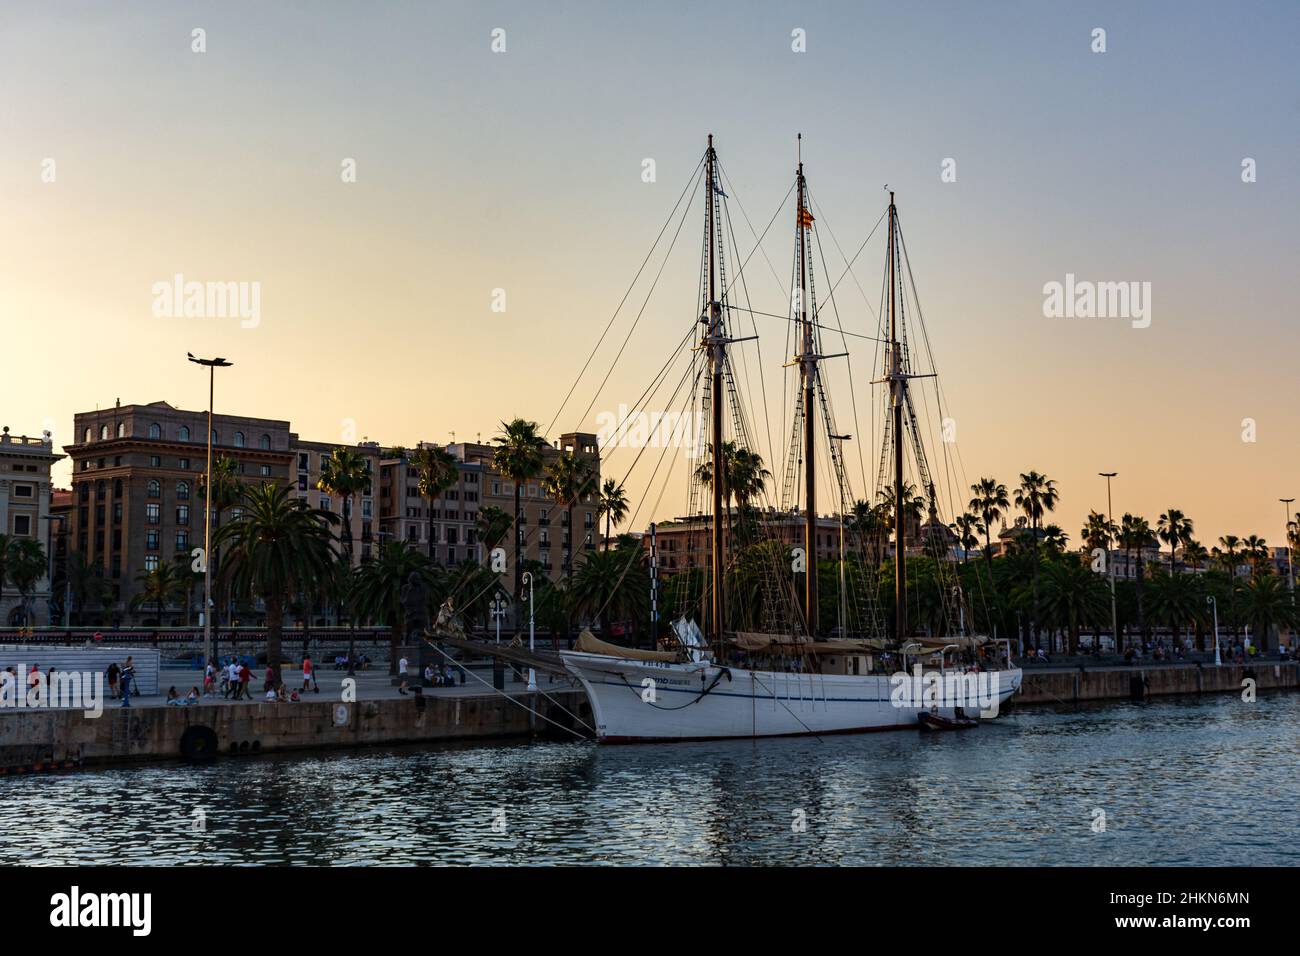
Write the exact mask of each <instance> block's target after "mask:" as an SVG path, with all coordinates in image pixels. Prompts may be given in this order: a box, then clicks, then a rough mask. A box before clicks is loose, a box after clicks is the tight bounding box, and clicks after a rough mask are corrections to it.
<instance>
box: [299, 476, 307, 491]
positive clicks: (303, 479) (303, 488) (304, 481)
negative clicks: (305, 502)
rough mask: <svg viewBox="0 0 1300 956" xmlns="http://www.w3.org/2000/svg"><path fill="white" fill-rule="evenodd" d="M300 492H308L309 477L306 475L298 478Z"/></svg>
mask: <svg viewBox="0 0 1300 956" xmlns="http://www.w3.org/2000/svg"><path fill="white" fill-rule="evenodd" d="M298 490H299V491H306V490H307V476H306V475H299V476H298Z"/></svg>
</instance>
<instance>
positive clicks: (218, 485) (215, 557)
mask: <svg viewBox="0 0 1300 956" xmlns="http://www.w3.org/2000/svg"><path fill="white" fill-rule="evenodd" d="M243 491H244V484H243V482H242V481H240V479H239V462H237V461H235V459H233V458H228V457H227V456H225V455H217V456H216V457H215V458H214V459H213V460H212V544H211V549H212V553H211V554H209V555H207V559H208V566H209V567H210V568H211V569H212V576H213V579H214V580H216V581H218V582H220V581H221V580H222V579H221V574H220V571H221V549H220V548H218V547H217V544H216V537H217V532H218V531H220V530H221V519H222V518H223V517H224V515H225V513H226V512H227V511H228V510H230V509H231V508H233V507H235V505H237V504H238V503H239V498H240V495H242V494H243ZM207 493H208V492H207V479H206V476H205V477H204V478H200V479H199V500H200V501H203V502H206V501H207ZM218 587H220V585H218ZM212 603H213V606H212V608H211V609H209V608H204V609H203V613H204V614H207V613H208V612H209V610H211V611H212V620H213V622H214V624H217V625H219V624H220V622H221V613H220V611H221V609H222V608H223V607H225V606H226V601H225V599H224V597H223V596H222V595H221V594H218V595H217V596H216V598H214V600H213V602H212ZM212 643H213V651H212V652H213V656H216V644H217V636H216V634H215V633H214V635H213V639H212Z"/></svg>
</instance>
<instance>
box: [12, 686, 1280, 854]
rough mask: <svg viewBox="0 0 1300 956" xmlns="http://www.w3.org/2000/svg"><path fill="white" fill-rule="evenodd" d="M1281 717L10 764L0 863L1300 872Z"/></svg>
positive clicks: (1258, 713)
mask: <svg viewBox="0 0 1300 956" xmlns="http://www.w3.org/2000/svg"><path fill="white" fill-rule="evenodd" d="M1298 718H1300V695H1294V694H1281V695H1263V696H1261V697H1260V698H1259V700H1258V702H1257V703H1255V704H1252V705H1247V704H1244V703H1242V702H1241V701H1240V700H1239V699H1238V698H1236V697H1230V696H1225V697H1219V698H1214V699H1202V700H1197V699H1185V700H1170V701H1161V702H1157V703H1153V704H1147V705H1138V704H1115V705H1108V706H1099V707H1090V708H1086V709H1080V710H1058V711H1045V710H1033V711H1021V712H1019V713H1015V714H1011V715H1008V716H1006V717H1004V718H1003V719H1002V720H1000V721H999V722H998V723H997V724H994V725H989V726H986V727H983V728H981V729H980V730H978V731H975V732H973V733H968V734H936V735H927V736H925V737H922V736H920V735H918V734H914V733H911V732H899V733H895V734H866V735H862V736H851V737H828V738H826V739H825V740H824V741H818V740H815V739H803V738H796V739H787V740H769V741H761V742H731V743H727V742H723V743H699V744H679V745H667V746H653V745H652V746H631V747H596V746H594V745H591V744H552V743H536V744H519V743H513V744H504V745H499V746H473V747H466V746H446V747H439V748H434V749H425V750H419V749H406V748H403V749H397V750H369V751H354V752H335V753H330V754H306V755H296V756H292V755H291V756H271V755H268V756H264V757H255V758H247V759H228V760H220V761H218V762H216V763H215V764H211V765H208V766H202V767H191V766H183V765H177V764H168V765H159V766H141V767H116V768H109V769H103V770H94V771H87V772H82V773H75V774H69V775H66V776H43V777H27V778H10V779H7V780H5V781H3V782H2V783H0V815H2V816H3V819H5V820H7V821H11V826H12V825H14V822H15V821H21V822H23V823H24V824H25V825H26V826H27V827H29V828H30V829H31V830H32V832H33V833H34V834H37V835H38V837H39V838H38V839H37V840H36V841H35V842H30V843H29V842H27V841H24V840H9V841H6V842H5V844H4V848H3V850H0V862H3V863H27V864H50V863H67V864H75V863H104V864H107V863H115V862H128V863H138V864H157V865H167V866H184V865H193V864H203V863H209V864H211V863H224V864H236V865H239V864H243V865H259V864H274V863H298V864H316V865H348V866H360V865H385V864H410V863H427V864H509V865H528V864H582V863H600V864H652V865H662V864H686V865H694V864H720V863H725V864H736V865H745V864H818V865H825V864H863V865H876V864H883V865H907V864H962V863H964V864H1034V863H1046V864H1074V865H1100V864H1105V865H1120V866H1122V865H1173V866H1177V865H1188V864H1234V863H1235V864H1242V863H1245V864H1288V863H1290V864H1295V863H1297V862H1300V850H1297V846H1298V845H1300V841H1298V840H1297V837H1300V828H1298V827H1297V825H1296V824H1295V823H1294V822H1293V821H1294V819H1295V816H1294V814H1293V813H1290V812H1289V808H1290V807H1291V806H1292V805H1293V803H1294V798H1295V787H1296V781H1297V780H1300V753H1298V752H1297V747H1296V734H1295V727H1296V726H1297V722H1298ZM1278 808H1288V811H1287V812H1284V813H1279V812H1277V811H1278ZM198 809H201V810H202V811H203V818H204V823H205V829H203V830H202V831H197V830H196V829H195V827H194V824H195V811H196V810H198ZM1095 811H1104V812H1105V822H1106V828H1105V831H1104V832H1094V831H1093V828H1092V823H1093V820H1094V813H1095ZM801 819H802V820H803V821H806V829H804V830H802V831H799V830H797V824H798V822H799V821H800V820H801Z"/></svg>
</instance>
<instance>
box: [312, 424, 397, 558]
mask: <svg viewBox="0 0 1300 956" xmlns="http://www.w3.org/2000/svg"><path fill="white" fill-rule="evenodd" d="M289 443H290V449H291V451H292V452H293V472H292V482H293V487H294V490H295V491H296V492H297V495H298V498H299V499H300V500H302V501H304V502H306V503H307V504H308V505H309V506H310V507H312V508H320V509H321V510H322V511H329V512H333V513H334V514H336V515H338V516H339V519H340V521H342V520H347V522H348V525H349V527H350V530H351V532H352V566H353V567H354V568H358V567H360V566H361V565H362V564H364V563H365V562H367V561H369V560H370V559H371V558H372V557H374V554H375V548H376V546H377V542H378V535H377V531H378V530H379V528H378V525H379V514H378V511H377V507H376V491H377V490H378V485H379V476H380V473H381V467H380V465H381V462H382V461H383V458H384V452H383V449H381V448H380V447H379V443H378V442H361V443H360V444H358V445H342V444H340V443H330V442H318V441H303V440H301V439H299V438H298V436H297V435H296V434H294V433H292V432H291V433H290V435H289ZM340 447H344V448H347V449H348V450H349V451H351V452H355V453H356V454H357V455H359V456H361V458H362V459H363V460H364V461H365V463H366V470H367V471H368V472H369V473H370V474H371V476H372V478H371V481H370V483H369V484H367V485H366V487H365V488H363V489H362V490H361V492H360V493H359V494H357V495H355V496H354V497H353V499H352V505H351V509H352V510H351V512H350V513H349V514H348V515H347V516H346V518H345V516H344V512H345V511H346V510H347V504H346V502H345V501H342V500H340V499H339V497H338V496H337V495H332V494H330V493H329V492H328V491H324V490H322V489H321V487H320V477H321V474H322V473H323V471H324V470H325V468H326V465H327V463H328V462H329V459H330V456H331V455H332V454H333V453H334V451H335V449H337V448H340ZM334 530H335V531H336V532H337V533H339V534H340V535H341V534H342V529H341V528H337V527H336V528H335V529H334ZM336 547H342V541H341V540H340V542H339V543H338V544H337V545H336Z"/></svg>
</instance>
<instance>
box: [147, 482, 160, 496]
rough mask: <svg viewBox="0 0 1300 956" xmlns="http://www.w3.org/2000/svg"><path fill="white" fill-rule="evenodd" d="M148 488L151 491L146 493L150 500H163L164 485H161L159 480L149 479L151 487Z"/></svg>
mask: <svg viewBox="0 0 1300 956" xmlns="http://www.w3.org/2000/svg"><path fill="white" fill-rule="evenodd" d="M148 487H149V490H148V491H147V492H146V494H147V495H148V496H149V497H150V498H161V497H162V484H161V483H159V481H158V479H157V478H151V479H149V486H148Z"/></svg>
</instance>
